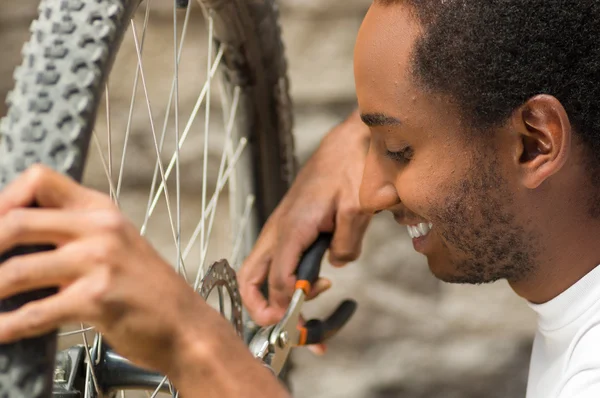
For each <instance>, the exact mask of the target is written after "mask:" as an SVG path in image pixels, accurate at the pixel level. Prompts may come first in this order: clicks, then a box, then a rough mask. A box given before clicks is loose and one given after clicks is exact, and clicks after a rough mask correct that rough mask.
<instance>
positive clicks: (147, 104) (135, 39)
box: [132, 21, 177, 242]
mask: <svg viewBox="0 0 600 398" xmlns="http://www.w3.org/2000/svg"><path fill="white" fill-rule="evenodd" d="M132 22H133V21H132ZM132 34H133V41H134V43H135V50H136V54H137V57H138V64H139V67H140V77H141V79H142V87H143V89H144V90H143V91H144V97H145V99H146V107H147V108H148V115H149V119H150V128H151V130H152V138H153V142H154V149H155V151H156V157H157V160H158V168H159V170H160V176H161V179H162V183H163V184H164V190H165V203H166V205H167V213H168V215H169V222H170V224H171V231H172V233H173V240H174V241H175V242H177V233H176V231H175V226H174V223H173V212H172V210H171V203H170V199H169V192H168V189H167V186H166V181H167V180H166V177H165V171H164V168H163V165H162V161H161V160H160V149H159V148H158V142H157V141H156V130H155V128H154V117H153V113H152V107H151V105H150V99H149V96H148V88H147V85H146V78H145V75H144V66H143V64H142V56H141V54H140V46H139V42H138V38H137V34H136V32H135V25H133V23H132Z"/></svg>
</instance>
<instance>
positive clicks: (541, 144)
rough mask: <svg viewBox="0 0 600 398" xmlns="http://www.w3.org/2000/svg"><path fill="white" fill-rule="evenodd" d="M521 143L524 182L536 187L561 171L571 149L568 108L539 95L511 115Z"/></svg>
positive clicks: (519, 160)
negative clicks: (566, 109)
mask: <svg viewBox="0 0 600 398" xmlns="http://www.w3.org/2000/svg"><path fill="white" fill-rule="evenodd" d="M512 118H513V123H514V125H515V126H516V127H517V133H518V135H519V142H518V147H517V151H518V153H517V155H518V156H517V158H518V162H519V167H520V168H521V170H522V172H523V173H522V182H523V185H524V186H526V187H527V188H530V189H534V188H537V187H538V186H540V185H541V184H542V183H543V182H544V181H546V179H548V178H549V177H550V176H552V175H553V174H554V173H556V172H558V171H559V170H560V169H561V168H562V167H563V166H564V165H565V163H566V162H567V159H568V157H569V153H570V152H571V135H572V128H571V123H570V122H569V117H568V115H567V112H566V111H565V108H564V107H563V106H562V104H561V103H560V101H559V100H558V99H556V98H555V97H553V96H551V95H545V94H543V95H537V96H535V97H532V98H531V99H529V100H528V101H527V102H526V103H525V104H523V105H522V106H521V107H520V108H519V109H518V110H517V111H516V112H515V113H514V114H513V116H512Z"/></svg>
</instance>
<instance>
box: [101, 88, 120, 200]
mask: <svg viewBox="0 0 600 398" xmlns="http://www.w3.org/2000/svg"><path fill="white" fill-rule="evenodd" d="M104 98H105V99H106V134H107V143H108V175H107V177H108V180H109V185H110V186H112V185H113V176H112V130H111V128H110V88H109V86H108V81H107V82H106V85H105V89H104ZM110 196H111V198H112V199H113V201H116V199H117V198H116V195H115V192H114V190H113V189H111V193H110Z"/></svg>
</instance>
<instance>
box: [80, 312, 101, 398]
mask: <svg viewBox="0 0 600 398" xmlns="http://www.w3.org/2000/svg"><path fill="white" fill-rule="evenodd" d="M81 329H85V328H84V326H83V323H81ZM81 337H82V338H83V345H84V347H85V356H86V360H87V370H86V371H87V372H88V374H89V376H91V378H92V384H93V385H94V390H95V391H96V394H98V395H100V388H99V387H98V379H97V378H96V372H95V371H94V365H93V363H92V357H91V355H90V345H89V344H88V339H87V336H86V335H85V333H82V334H81ZM85 385H86V386H89V379H88V378H87V377H86V383H85ZM88 394H89V391H88V388H86V389H85V395H86V397H87V396H88Z"/></svg>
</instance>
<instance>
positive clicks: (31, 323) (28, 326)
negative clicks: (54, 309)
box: [22, 304, 45, 332]
mask: <svg viewBox="0 0 600 398" xmlns="http://www.w3.org/2000/svg"><path fill="white" fill-rule="evenodd" d="M22 319H23V321H22V325H23V327H22V329H23V330H24V331H26V332H35V331H36V330H38V329H39V328H40V327H41V326H42V325H43V324H44V319H45V314H43V313H42V311H40V309H39V306H38V305H35V304H30V305H27V306H25V308H24V311H23V317H22Z"/></svg>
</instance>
